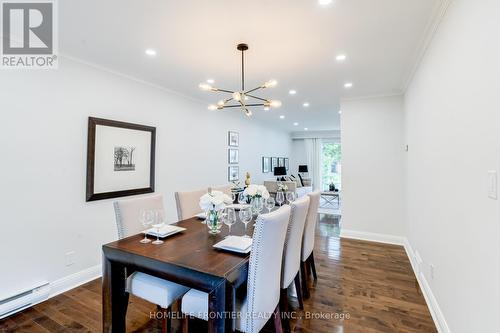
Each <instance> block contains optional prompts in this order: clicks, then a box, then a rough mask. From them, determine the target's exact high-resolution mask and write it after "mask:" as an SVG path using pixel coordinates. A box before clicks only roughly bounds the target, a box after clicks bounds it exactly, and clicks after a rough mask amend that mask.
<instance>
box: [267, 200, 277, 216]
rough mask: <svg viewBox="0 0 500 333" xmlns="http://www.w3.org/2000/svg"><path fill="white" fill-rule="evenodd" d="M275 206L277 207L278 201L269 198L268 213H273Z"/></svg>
mask: <svg viewBox="0 0 500 333" xmlns="http://www.w3.org/2000/svg"><path fill="white" fill-rule="evenodd" d="M274 205H276V201H275V200H274V198H273V197H269V198H267V200H266V208H267V212H268V213H270V212H271V209H273V208H274Z"/></svg>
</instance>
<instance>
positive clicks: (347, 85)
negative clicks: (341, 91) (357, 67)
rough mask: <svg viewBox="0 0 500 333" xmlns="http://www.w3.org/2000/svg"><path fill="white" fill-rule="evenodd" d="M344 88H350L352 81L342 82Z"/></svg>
mask: <svg viewBox="0 0 500 333" xmlns="http://www.w3.org/2000/svg"><path fill="white" fill-rule="evenodd" d="M344 88H347V89H349V88H352V82H346V83H344Z"/></svg>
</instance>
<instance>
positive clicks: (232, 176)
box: [227, 165, 240, 182]
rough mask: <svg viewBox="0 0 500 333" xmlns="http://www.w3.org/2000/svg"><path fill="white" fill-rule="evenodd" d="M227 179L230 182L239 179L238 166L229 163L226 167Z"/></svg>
mask: <svg viewBox="0 0 500 333" xmlns="http://www.w3.org/2000/svg"><path fill="white" fill-rule="evenodd" d="M227 180H228V181H230V182H234V181H238V180H240V167H239V166H237V165H231V166H229V167H228V172H227Z"/></svg>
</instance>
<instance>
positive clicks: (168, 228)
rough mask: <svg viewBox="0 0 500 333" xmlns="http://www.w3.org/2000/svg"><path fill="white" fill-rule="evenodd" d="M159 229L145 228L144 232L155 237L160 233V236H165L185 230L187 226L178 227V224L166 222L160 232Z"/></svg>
mask: <svg viewBox="0 0 500 333" xmlns="http://www.w3.org/2000/svg"><path fill="white" fill-rule="evenodd" d="M157 230H158V229H157V228H151V229H148V230H144V231H143V233H145V234H146V235H149V236H154V237H156V235H157V234H158V236H159V237H160V238H165V237H168V236H171V235H173V234H176V233H178V232H181V231H184V230H186V228H182V227H178V226H176V225H170V224H165V225H164V226H162V227H160V230H159V231H160V232H159V233H158V232H157Z"/></svg>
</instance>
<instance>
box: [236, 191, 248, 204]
mask: <svg viewBox="0 0 500 333" xmlns="http://www.w3.org/2000/svg"><path fill="white" fill-rule="evenodd" d="M238 203H239V204H240V205H244V204H246V203H247V197H246V196H245V195H244V194H243V192H240V194H239V195H238Z"/></svg>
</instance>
